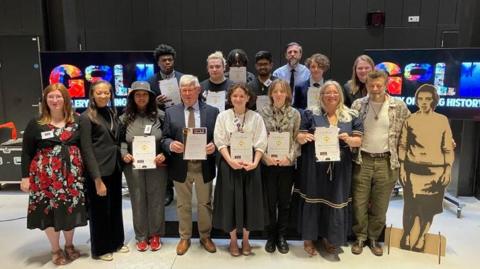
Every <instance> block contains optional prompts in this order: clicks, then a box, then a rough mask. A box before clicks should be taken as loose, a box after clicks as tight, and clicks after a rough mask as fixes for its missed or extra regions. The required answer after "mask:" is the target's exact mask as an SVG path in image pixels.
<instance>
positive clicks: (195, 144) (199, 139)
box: [183, 127, 207, 160]
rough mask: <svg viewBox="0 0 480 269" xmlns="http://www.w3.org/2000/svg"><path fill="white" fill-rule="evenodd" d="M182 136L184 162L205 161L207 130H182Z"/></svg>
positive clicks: (202, 128) (203, 128)
mask: <svg viewBox="0 0 480 269" xmlns="http://www.w3.org/2000/svg"><path fill="white" fill-rule="evenodd" d="M183 135H184V140H183V141H185V150H184V152H183V159H184V160H206V159H207V149H206V147H207V128H205V127H201V128H184V129H183Z"/></svg>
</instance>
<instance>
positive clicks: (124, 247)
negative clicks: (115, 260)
mask: <svg viewBox="0 0 480 269" xmlns="http://www.w3.org/2000/svg"><path fill="white" fill-rule="evenodd" d="M117 252H118V253H128V252H130V249H129V248H128V247H127V246H126V245H123V246H122V247H121V248H119V249H117Z"/></svg>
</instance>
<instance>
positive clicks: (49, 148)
mask: <svg viewBox="0 0 480 269" xmlns="http://www.w3.org/2000/svg"><path fill="white" fill-rule="evenodd" d="M78 120H79V119H78V117H77V116H76V115H75V114H74V113H73V110H72V105H71V101H70V95H69V93H68V90H67V89H66V88H65V86H64V85H63V84H60V83H58V84H52V85H49V86H48V87H46V88H45V90H44V91H43V98H42V112H41V115H40V118H36V119H32V120H31V121H30V122H29V123H28V125H27V128H26V129H25V134H24V137H23V146H22V182H21V185H20V188H21V189H22V191H24V192H28V193H29V204H28V215H27V228H29V229H36V228H38V229H40V230H43V231H45V233H46V235H47V237H48V240H49V241H50V245H51V248H52V262H53V263H54V264H55V265H64V264H67V263H69V262H70V261H73V260H75V259H76V258H78V257H79V256H80V253H79V252H78V251H77V250H76V249H75V248H74V246H73V234H74V228H75V227H78V226H85V225H86V224H87V215H86V210H85V195H84V186H83V184H84V177H83V163H82V158H81V156H80V150H79V147H78V144H79V142H80V132H79V129H78V126H79V125H78ZM60 231H63V235H64V237H65V253H64V252H63V251H62V249H61V248H60V243H59V239H60Z"/></svg>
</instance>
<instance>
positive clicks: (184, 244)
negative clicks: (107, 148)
mask: <svg viewBox="0 0 480 269" xmlns="http://www.w3.org/2000/svg"><path fill="white" fill-rule="evenodd" d="M199 95H200V83H199V82H198V78H197V77H195V76H192V75H183V76H182V78H181V79H180V97H181V99H182V102H183V103H182V104H178V105H175V106H172V107H170V108H168V109H167V110H166V115H165V123H164V128H163V134H164V138H163V140H162V147H163V149H164V152H167V154H168V155H169V156H168V157H169V177H170V178H171V179H172V180H173V181H174V186H175V191H176V192H177V217H178V224H179V225H178V226H179V233H180V242H179V243H178V245H177V254H178V255H183V254H185V252H187V250H188V248H189V247H190V238H191V236H192V187H193V185H195V191H196V194H197V201H198V233H199V235H200V244H201V245H202V246H203V247H204V248H205V249H206V250H207V251H208V252H211V253H213V252H215V251H216V247H215V244H214V243H213V242H212V240H211V239H210V231H211V229H212V199H211V197H212V180H213V178H214V177H215V152H216V151H215V145H214V144H213V130H214V127H215V121H216V119H217V116H218V113H219V111H218V109H217V108H215V107H213V106H210V105H207V104H206V103H204V102H202V101H201V100H200V99H199ZM185 127H189V128H198V127H206V128H207V146H206V153H207V159H206V160H202V161H188V160H184V159H183V153H184V150H185V144H184V128H185Z"/></svg>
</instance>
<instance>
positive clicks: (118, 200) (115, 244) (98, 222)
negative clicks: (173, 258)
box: [80, 80, 129, 261]
mask: <svg viewBox="0 0 480 269" xmlns="http://www.w3.org/2000/svg"><path fill="white" fill-rule="evenodd" d="M89 97H90V101H89V105H88V108H87V110H86V111H85V112H83V113H82V115H81V116H80V129H81V131H80V132H81V151H82V156H83V160H84V161H85V167H86V171H87V175H88V178H87V181H86V182H87V195H88V196H87V198H88V213H89V219H90V237H91V246H92V257H93V258H98V259H101V260H104V261H111V260H113V252H128V251H129V250H128V247H127V246H124V245H123V241H124V238H125V236H124V233H123V218H122V172H121V168H120V147H119V145H118V137H117V136H118V130H117V129H118V118H117V114H116V111H115V109H114V108H110V107H109V106H108V105H109V103H110V104H113V92H112V85H111V84H110V83H109V82H107V81H103V80H101V81H97V82H94V83H92V85H91V87H90V94H89Z"/></svg>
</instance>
